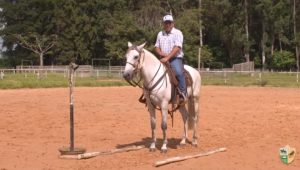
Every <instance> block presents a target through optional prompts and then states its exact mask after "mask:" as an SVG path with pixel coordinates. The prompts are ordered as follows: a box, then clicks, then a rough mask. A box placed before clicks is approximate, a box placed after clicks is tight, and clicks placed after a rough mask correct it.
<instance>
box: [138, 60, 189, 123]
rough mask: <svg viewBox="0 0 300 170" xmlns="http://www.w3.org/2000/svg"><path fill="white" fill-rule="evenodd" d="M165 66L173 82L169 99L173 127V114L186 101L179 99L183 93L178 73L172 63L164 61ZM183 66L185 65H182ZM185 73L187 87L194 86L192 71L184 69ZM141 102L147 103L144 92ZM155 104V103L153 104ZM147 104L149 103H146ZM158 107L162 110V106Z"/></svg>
mask: <svg viewBox="0 0 300 170" xmlns="http://www.w3.org/2000/svg"><path fill="white" fill-rule="evenodd" d="M164 65H165V67H166V74H168V76H169V78H170V83H171V100H170V101H169V103H170V104H172V109H171V110H168V113H169V114H170V116H171V118H172V127H173V115H174V112H175V111H176V110H177V109H178V108H179V107H180V106H182V105H184V104H185V102H183V103H181V102H180V100H179V95H180V94H181V92H180V90H179V87H178V84H179V82H178V79H177V77H176V73H175V72H174V70H173V69H172V68H171V65H170V64H169V63H164ZM182 67H183V65H182ZM183 73H184V77H185V83H186V87H189V86H192V84H193V79H192V76H191V75H190V73H189V72H188V71H187V70H185V69H184V71H183ZM139 102H141V103H144V104H146V98H145V96H144V93H143V94H142V95H141V97H140V98H139ZM152 105H153V106H154V104H152ZM146 106H147V104H146ZM156 109H158V110H160V108H157V107H156Z"/></svg>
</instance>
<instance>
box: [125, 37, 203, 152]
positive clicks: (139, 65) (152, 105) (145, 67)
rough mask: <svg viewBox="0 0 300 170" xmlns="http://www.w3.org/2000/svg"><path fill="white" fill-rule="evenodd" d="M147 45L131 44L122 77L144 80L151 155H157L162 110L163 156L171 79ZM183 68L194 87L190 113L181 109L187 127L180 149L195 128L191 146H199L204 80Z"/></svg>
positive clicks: (129, 44)
mask: <svg viewBox="0 0 300 170" xmlns="http://www.w3.org/2000/svg"><path fill="white" fill-rule="evenodd" d="M145 44H146V43H144V44H142V45H139V46H136V45H132V44H131V43H130V42H128V47H129V48H128V50H127V53H126V54H125V57H126V66H125V70H124V73H123V77H124V78H125V79H126V80H127V81H128V82H130V81H132V79H133V78H134V76H135V75H136V74H140V77H141V79H142V80H143V93H144V96H145V97H146V103H147V106H148V110H149V112H150V117H151V118H150V122H151V130H152V142H151V145H150V151H155V148H156V146H155V144H156V134H155V129H156V114H155V109H156V107H158V108H160V109H161V113H162V122H161V128H162V131H163V145H162V147H161V152H166V151H167V143H168V142H167V134H166V130H167V116H168V105H169V103H170V101H171V84H170V78H169V75H168V74H166V68H165V67H164V65H162V63H161V62H160V61H159V60H158V59H157V58H156V57H155V56H154V55H153V54H152V53H151V52H149V51H147V50H146V49H144V46H145ZM184 68H185V69H186V70H187V71H188V72H189V73H190V75H191V77H192V81H193V84H192V86H189V87H187V92H188V95H187V96H188V101H187V103H186V104H187V105H188V111H187V109H186V107H185V105H182V106H180V107H179V111H180V113H181V115H182V119H183V123H184V131H183V138H182V140H181V142H180V145H185V144H186V140H187V138H188V128H189V129H191V128H193V130H194V132H193V140H192V145H194V146H197V136H198V135H197V122H198V115H199V95H200V86H201V77H200V74H199V72H198V71H197V70H196V69H194V68H192V67H190V66H187V65H184Z"/></svg>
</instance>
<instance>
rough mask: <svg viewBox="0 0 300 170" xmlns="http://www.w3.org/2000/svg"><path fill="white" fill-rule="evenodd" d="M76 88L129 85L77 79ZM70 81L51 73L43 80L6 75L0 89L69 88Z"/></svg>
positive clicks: (92, 78)
mask: <svg viewBox="0 0 300 170" xmlns="http://www.w3.org/2000/svg"><path fill="white" fill-rule="evenodd" d="M75 85H76V86H87V87H97V86H124V85H128V84H127V82H126V81H124V80H123V79H112V78H107V77H99V78H96V77H76V78H75ZM68 86H69V80H68V78H67V77H64V74H58V73H51V74H47V76H43V78H40V79H39V78H38V77H37V76H36V74H33V73H30V74H5V77H4V79H3V80H0V89H18V88H52V87H68Z"/></svg>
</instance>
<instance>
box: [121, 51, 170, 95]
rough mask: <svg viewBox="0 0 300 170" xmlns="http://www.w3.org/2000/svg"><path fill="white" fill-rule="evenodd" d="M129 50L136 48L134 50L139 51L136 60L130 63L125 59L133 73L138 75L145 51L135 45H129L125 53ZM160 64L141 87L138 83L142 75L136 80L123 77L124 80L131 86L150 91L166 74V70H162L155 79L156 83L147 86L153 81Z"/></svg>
mask: <svg viewBox="0 0 300 170" xmlns="http://www.w3.org/2000/svg"><path fill="white" fill-rule="evenodd" d="M130 50H136V51H137V52H138V53H139V58H138V60H137V61H136V62H135V63H130V62H128V61H126V63H128V64H130V65H131V66H132V67H133V68H134V74H135V75H140V72H141V69H142V67H141V65H142V64H143V62H144V59H145V52H144V50H139V49H138V48H137V46H135V45H133V46H131V47H129V49H128V51H127V53H128V52H129V51H130ZM141 58H143V59H142V60H143V61H141ZM161 66H162V63H160V65H159V67H158V69H157V71H156V73H155V75H154V76H153V78H152V79H151V80H150V82H149V83H148V85H145V84H144V86H143V87H142V86H141V85H140V82H141V80H142V77H141V76H139V80H138V81H135V80H127V79H125V80H126V81H127V82H128V83H129V84H130V85H132V86H133V87H136V86H139V87H140V88H144V89H145V90H147V91H149V92H151V91H152V90H153V89H154V88H155V87H156V86H157V85H158V84H159V83H160V81H161V80H162V79H163V78H164V77H165V76H166V73H167V71H165V72H164V74H163V75H162V76H161V77H160V78H159V79H158V80H157V81H156V83H154V84H153V85H152V87H149V85H150V84H151V83H152V82H153V81H154V79H155V77H156V76H157V74H158V72H159V70H160V68H161Z"/></svg>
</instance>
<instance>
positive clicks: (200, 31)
mask: <svg viewBox="0 0 300 170" xmlns="http://www.w3.org/2000/svg"><path fill="white" fill-rule="evenodd" d="M201 7H202V5H201V0H199V43H200V44H199V51H198V52H199V54H198V70H199V71H200V67H201V52H202V46H203V37H202V26H201V24H202V21H201Z"/></svg>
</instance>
